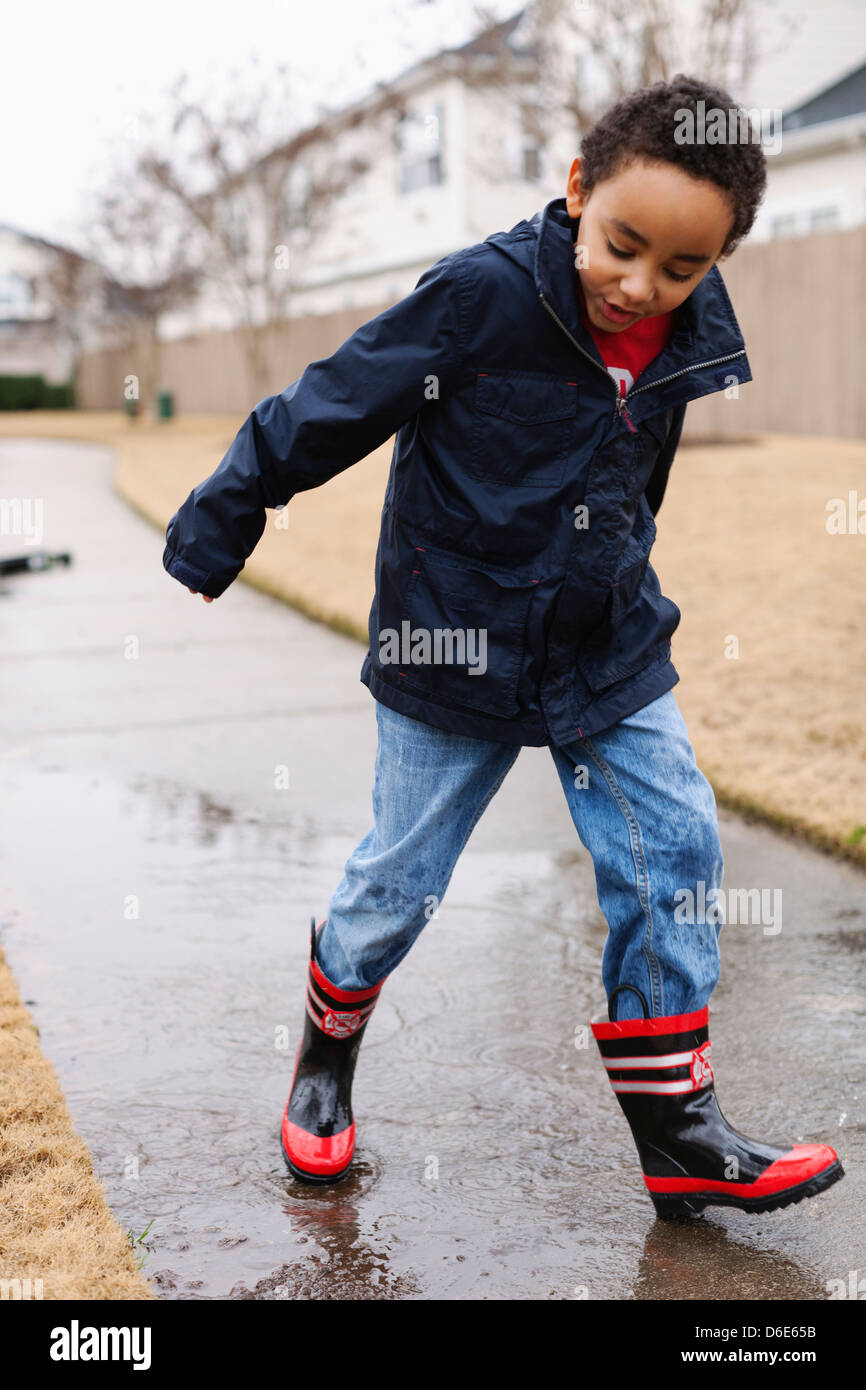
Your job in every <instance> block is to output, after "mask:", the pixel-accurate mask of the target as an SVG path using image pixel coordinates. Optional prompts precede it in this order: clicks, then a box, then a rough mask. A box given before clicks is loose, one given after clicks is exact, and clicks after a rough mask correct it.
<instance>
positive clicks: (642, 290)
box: [619, 275, 655, 314]
mask: <svg viewBox="0 0 866 1390" xmlns="http://www.w3.org/2000/svg"><path fill="white" fill-rule="evenodd" d="M619 292H620V294H621V295H622V297H623V300H624V303H625V307H626V308H628V309H631V311H632V312H633V313H635V314H639V313H645V312H646V311H647V309H649V307H650V304H651V301H652V299H653V297H654V294H655V287H654V285H653V283H652V281H651V280H650V278H649V277H648V276H646V275H625V276H623V278H622V279H621V280H620V282H619Z"/></svg>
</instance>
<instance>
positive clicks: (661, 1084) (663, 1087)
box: [610, 1077, 700, 1096]
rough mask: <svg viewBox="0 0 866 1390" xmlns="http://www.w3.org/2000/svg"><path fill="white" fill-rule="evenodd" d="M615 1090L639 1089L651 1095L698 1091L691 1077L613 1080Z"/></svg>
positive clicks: (612, 1084)
mask: <svg viewBox="0 0 866 1390" xmlns="http://www.w3.org/2000/svg"><path fill="white" fill-rule="evenodd" d="M610 1084H611V1086H612V1087H613V1089H614V1090H615V1091H638V1092H642V1093H643V1094H645V1095H650V1096H664V1095H679V1094H680V1093H681V1092H683V1091H697V1090H699V1089H700V1087H698V1086H696V1085H695V1084H694V1082H693V1081H692V1080H691V1079H690V1078H688V1077H687V1078H686V1080H685V1081H612V1082H611V1083H610Z"/></svg>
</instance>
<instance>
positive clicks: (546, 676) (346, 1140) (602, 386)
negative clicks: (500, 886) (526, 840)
mask: <svg viewBox="0 0 866 1390" xmlns="http://www.w3.org/2000/svg"><path fill="white" fill-rule="evenodd" d="M698 101H703V102H704V103H705V109H706V108H716V109H721V110H724V111H728V110H730V109H731V108H732V107H733V105H734V103H733V101H732V99H731V98H730V97H729V96H728V94H727V93H726V92H723V91H720V90H719V89H717V88H715V87H712V86H710V85H708V84H706V83H704V82H701V81H697V80H695V79H692V78H688V77H684V76H682V75H679V76H677V77H675V78H674V79H673V81H672V82H671V83H669V84H665V83H657V84H655V85H654V86H652V87H649V88H646V89H644V90H642V91H638V92H635V93H633V94H632V95H630V96H628V97H626V98H625V99H624V100H622V101H620V102H619V103H617V105H616V106H614V107H613V108H612V109H611V110H610V111H609V112H608V113H607V114H606V115H605V116H604V117H603V118H602V119H601V120H600V121H599V122H598V123H597V124H596V126H595V127H594V128H593V129H592V130H591V131H590V132H589V133H588V134H587V136H586V137H585V139H584V140H583V142H582V153H581V157H580V158H577V159H575V160H574V162H573V164H572V166H571V170H570V173H569V178H568V185H567V189H566V195H565V197H564V198H559V199H555V200H553V201H552V202H550V203H549V204H548V205H547V206H546V207H545V208H544V209H543V211H540V212H537V213H536V214H535V216H534V217H532V218H531V219H530V220H529V221H522V222H519V223H518V224H517V225H516V226H515V227H513V228H512V229H511V231H510V232H507V233H506V232H500V233H495V234H493V235H491V236H489V237H487V239H486V240H485V241H484V242H482V243H480V244H478V245H475V246H470V247H468V248H466V249H464V250H462V251H458V252H455V253H453V254H451V255H448V256H445V257H443V259H442V260H440V261H438V262H437V263H436V265H434V266H433V267H432V268H431V269H430V270H428V271H426V272H425V273H424V274H423V275H422V276H421V278H420V280H419V281H418V284H417V285H416V288H415V289H414V291H413V292H412V293H411V294H410V295H408V296H407V297H406V298H405V299H404V300H402V301H401V302H400V303H398V304H396V305H394V306H393V307H392V308H390V309H388V310H386V311H385V312H384V313H383V314H380V315H379V316H378V317H377V318H375V319H373V320H371V321H370V322H369V323H366V324H364V325H363V326H362V327H361V328H359V329H358V330H357V332H356V333H355V334H354V335H353V336H352V337H351V338H349V339H348V340H347V341H346V342H345V343H344V344H343V345H342V346H341V347H340V348H339V349H338V350H337V352H335V353H334V354H333V356H332V357H330V358H328V359H325V360H322V361H318V362H313V363H311V364H310V365H309V366H308V367H307V369H306V371H305V372H304V373H303V375H302V376H301V377H300V378H299V379H298V380H297V381H295V382H293V383H292V385H291V386H289V387H288V388H287V389H286V390H285V391H283V392H282V394H280V395H278V396H273V397H270V398H268V399H266V400H264V401H262V402H260V403H259V405H258V406H256V408H255V410H254V411H253V412H252V414H251V415H250V416H249V418H248V419H247V421H246V422H245V424H244V425H243V426H242V427H241V429H240V430H239V432H238V434H237V437H236V438H235V440H234V442H233V444H232V445H231V447H230V449H229V451H228V453H227V454H226V456H225V458H224V459H223V460H222V462H221V464H220V465H219V467H218V468H217V469H216V471H215V472H214V473H213V475H212V476H211V477H210V478H208V479H207V480H206V481H205V482H204V483H202V484H200V486H199V487H197V488H196V489H194V491H193V492H192V493H191V494H190V496H189V498H188V499H187V501H186V502H185V503H184V505H183V506H182V507H181V508H180V510H179V511H178V513H177V515H176V516H175V517H173V518H172V520H171V522H170V523H169V526H168V529H167V532H166V539H167V545H166V549H165V554H164V557H163V558H164V564H165V567H166V569H167V570H168V571H169V573H170V574H172V575H174V576H175V577H176V578H177V579H178V580H180V581H181V582H182V583H185V584H187V586H188V587H189V588H191V589H192V591H193V592H201V593H202V594H204V596H205V598H208V599H213V598H216V597H218V596H219V595H220V594H221V593H222V592H223V591H224V590H225V589H226V588H227V587H228V585H229V584H230V583H231V582H232V580H233V579H234V578H235V577H236V575H237V574H238V572H239V571H240V570H241V569H242V567H243V562H244V560H245V558H246V557H247V556H248V555H249V554H250V553H251V551H252V550H253V548H254V546H255V545H256V543H257V541H258V540H259V537H260V536H261V534H262V531H263V529H264V526H265V520H266V517H265V509H266V508H268V507H277V506H281V505H284V504H285V503H287V502H288V501H289V499H290V498H291V497H292V496H293V495H294V494H295V493H297V492H302V491H305V490H306V489H307V488H312V487H318V486H320V485H321V484H322V483H324V482H326V481H327V480H328V479H329V478H331V477H333V476H334V475H335V474H336V473H339V472H340V471H341V470H342V469H344V468H347V467H348V466H349V465H350V464H352V463H355V462H357V461H358V460H359V459H361V458H363V457H365V456H366V455H367V454H369V453H370V452H371V451H372V450H373V449H374V448H376V447H377V445H380V444H382V443H383V442H384V441H385V440H386V439H388V438H389V437H390V436H391V435H392V434H394V433H395V432H396V438H395V443H394V453H393V458H392V465H391V473H390V477H389V480H388V485H387V489H386V494H385V500H384V507H383V510H382V524H381V532H380V538H379V547H378V552H377V557H376V595H375V599H374V601H373V606H372V610H371V614H370V624H369V637H370V647H369V651H368V652H367V655H366V657H365V660H364V664H363V668H362V672H361V679H362V681H363V682H364V683H365V684H366V685H367V686H368V687H369V689H370V691H371V692H372V694H373V695H374V697H375V699H376V717H377V721H378V729H379V746H378V753H377V757H376V768H375V785H374V789H373V808H374V816H375V825H374V827H373V829H372V830H370V831H369V833H368V834H367V835H366V836H365V837H364V839H363V840H362V841H361V843H360V844H359V845H358V847H357V849H356V850H355V852H354V853H353V854H352V856H351V857H350V859H349V860H348V862H347V864H346V866H345V872H344V876H343V879H342V881H341V883H340V884H339V885H338V887H337V889H336V891H335V893H334V895H333V897H332V899H331V902H330V905H329V910H328V915H327V917H326V919H325V920H324V922H323V923H322V924H321V926H320V927H319V928H318V931H316V928H315V919H314V921H313V927H312V932H311V937H312V939H311V950H310V963H309V968H308V978H307V999H306V1018H305V1026H304V1035H303V1039H302V1042H301V1045H300V1047H299V1050H298V1057H297V1061H296V1064H295V1072H294V1075H293V1077H292V1083H291V1093H290V1096H289V1100H288V1103H287V1106H286V1110H285V1114H284V1116H283V1126H282V1144H283V1151H284V1154H285V1157H286V1161H287V1162H288V1164H289V1167H290V1169H291V1171H292V1172H293V1173H294V1174H295V1175H296V1176H297V1177H298V1178H300V1179H302V1180H303V1181H306V1182H314V1183H315V1182H333V1181H337V1180H339V1179H340V1178H342V1177H344V1176H345V1174H346V1173H347V1171H348V1169H349V1165H350V1163H351V1159H352V1154H353V1151H354V1137H355V1126H354V1121H353V1116H352V1106H351V1085H352V1077H353V1074H354V1068H355V1061H356V1058H357V1053H358V1048H359V1046H360V1042H361V1039H362V1037H363V1034H364V1031H365V1029H366V1025H367V1022H368V1020H369V1018H370V1015H371V1014H372V1012H373V1009H374V1008H375V1005H376V1002H377V1000H378V997H379V993H380V991H381V988H382V985H383V983H384V981H385V978H386V977H387V976H388V975H389V974H390V973H391V971H392V970H394V969H395V967H396V966H397V965H398V964H399V962H400V961H401V960H402V959H403V957H404V956H405V955H406V953H407V952H408V950H409V949H410V947H411V945H412V943H413V941H414V940H415V939H416V938H417V936H418V934H419V933H420V931H421V929H422V928H423V926H424V925H425V922H426V920H427V916H426V913H425V908H426V906H427V904H429V902H430V901H431V898H432V899H433V900H435V901H436V902H437V903H438V902H441V899H442V897H443V895H444V893H445V890H446V888H447V885H448V882H449V880H450V877H451V874H452V871H453V868H454V865H455V863H456V861H457V859H458V857H459V855H460V853H461V851H462V849H463V846H464V845H465V843H466V841H467V840H468V838H469V836H470V834H471V832H472V830H473V828H474V826H475V824H476V823H477V821H478V819H479V817H480V816H481V815H482V813H483V811H484V809H485V807H486V806H487V804H488V803H489V801H490V800H491V798H492V797H493V795H494V794H495V792H496V791H497V789H498V788H499V786H500V785H501V783H502V781H503V779H504V777H505V776H506V774H507V772H508V770H509V768H510V767H511V765H512V764H513V762H514V760H515V758H516V757H517V755H518V753H519V751H520V748H521V746H523V745H535V746H537V745H547V746H549V747H550V750H551V755H552V757H553V759H554V763H555V765H556V769H557V772H558V774H559V777H560V781H561V783H562V787H563V790H564V792H565V795H566V799H567V801H568V805H569V810H570V811H571V814H572V818H573V820H574V823H575V826H576V828H577V831H578V834H579V836H580V838H581V840H582V841H583V843H584V844H585V845H586V846H587V848H588V849H589V851H590V853H591V854H592V857H593V861H594V865H595V872H596V884H597V889H598V897H599V904H600V906H601V909H602V911H603V913H604V915H605V918H606V920H607V923H608V927H609V935H608V939H607V943H606V946H605V951H604V956H603V961H602V978H603V983H604V986H605V990H606V994H607V997H608V1015H609V1020H610V1021H607V1022H604V1021H601V1020H593V1022H592V1028H593V1033H594V1036H595V1037H596V1040H597V1042H598V1045H599V1049H600V1052H601V1055H602V1060H603V1062H604V1065H605V1067H606V1069H607V1071H608V1074H609V1076H610V1079H611V1082H612V1085H613V1089H614V1091H615V1092H616V1094H617V1097H618V1099H619V1101H620V1104H621V1106H622V1108H623V1110H624V1112H625V1114H626V1117H627V1119H628V1121H629V1124H630V1126H631V1129H632V1132H633V1135H634V1138H635V1141H636V1143H637V1148H638V1152H639V1155H640V1159H641V1165H642V1168H643V1173H644V1180H645V1183H646V1186H647V1189H648V1191H649V1194H650V1196H651V1198H652V1200H653V1202H654V1203H655V1206H656V1210H657V1211H658V1212H659V1214H660V1215H662V1216H666V1217H667V1216H680V1215H686V1214H689V1213H692V1212H696V1211H700V1210H701V1209H702V1208H703V1207H705V1206H707V1205H708V1204H710V1203H721V1204H726V1205H732V1206H736V1207H740V1208H743V1209H746V1210H750V1211H766V1210H769V1209H772V1208H774V1207H780V1206H786V1205H788V1204H789V1203H791V1202H796V1201H799V1200H800V1199H801V1198H802V1197H806V1196H812V1195H814V1194H815V1193H817V1192H819V1191H821V1190H823V1189H824V1188H826V1187H828V1186H829V1185H830V1184H831V1183H832V1182H834V1181H836V1180H837V1179H838V1178H839V1177H841V1176H842V1168H841V1165H840V1163H839V1160H838V1158H837V1156H836V1154H835V1153H834V1151H833V1150H832V1149H830V1148H828V1147H826V1146H823V1145H802V1146H799V1147H795V1148H790V1149H787V1148H786V1149H780V1148H776V1147H773V1146H771V1145H768V1144H764V1143H756V1142H755V1141H753V1140H751V1139H748V1138H746V1137H745V1136H743V1135H740V1134H738V1133H737V1132H736V1131H735V1130H733V1129H732V1128H731V1127H730V1126H729V1125H728V1124H727V1122H726V1121H725V1119H724V1117H723V1115H722V1113H721V1111H720V1110H719V1107H718V1104H717V1101H716V1098H715V1091H714V1083H713V1070H712V1065H711V1062H710V1044H709V1039H708V1007H707V1001H708V999H709V996H710V995H711V993H712V991H713V989H714V988H715V985H716V983H717V981H718V977H719V950H718V934H719V927H718V926H717V925H714V924H707V923H703V924H701V923H692V924H684V923H683V922H681V921H680V920H679V918H678V915H677V914H676V913H675V904H676V903H677V902H678V901H681V899H680V898H678V897H677V892H678V890H682V889H691V890H692V893H695V892H696V891H697V885H699V884H701V883H702V884H703V885H704V891H707V890H708V889H709V888H718V887H719V886H720V884H721V879H722V870H723V860H722V852H721V847H720V844H719V836H718V826H717V819H716V807H715V801H714V798H713V793H712V790H711V788H710V786H709V784H708V782H707V781H706V779H705V778H704V777H703V775H702V774H701V772H700V771H699V770H698V768H697V767H696V765H695V759H694V754H693V752H692V749H691V746H690V743H689V739H688V734H687V731H686V728H685V724H684V722H683V719H682V716H681V715H680V713H679V710H678V708H677V705H676V701H675V698H674V695H673V693H672V687H673V686H674V684H675V683H676V681H677V680H678V676H677V673H676V671H675V670H674V667H673V665H672V664H671V659H670V639H671V635H672V633H673V632H674V630H675V628H676V627H677V624H678V622H679V618H680V613H679V609H678V608H677V607H676V605H675V604H674V603H672V602H671V600H670V599H668V598H665V597H664V596H663V595H662V593H661V591H660V587H659V582H658V579H657V578H656V575H655V573H654V571H653V569H652V567H651V566H650V564H649V554H650V548H651V546H652V543H653V540H654V538H655V534H656V525H655V515H656V514H657V512H658V510H659V507H660V505H661V502H662V498H663V496H664V492H665V487H666V483H667V478H668V473H669V471H670V467H671V463H672V461H673V457H674V453H675V451H676V447H677V444H678V442H679V438H680V433H681V430H682V426H683V418H684V415H685V408H686V404H687V402H688V401H690V400H694V399H696V398H697V397H699V396H703V395H706V394H708V393H709V392H713V391H719V390H722V389H724V388H726V387H727V386H728V385H730V384H731V383H735V382H745V381H749V380H751V373H750V370H749V366H748V362H747V360H746V353H745V348H744V345H743V339H742V335H741V333H740V330H739V327H738V325H737V322H736V319H735V318H734V314H733V311H732V309H731V305H730V302H729V300H728V296H727V294H726V292H725V288H724V285H723V283H722V279H721V276H720V274H719V271H718V270H717V268H716V261H717V260H719V259H720V258H721V257H723V256H727V255H729V254H730V252H731V251H732V250H733V249H734V247H735V246H736V245H737V244H738V242H739V241H740V240H741V239H742V237H743V236H744V235H745V234H746V233H747V232H748V230H749V228H750V227H751V225H752V223H753V221H754V217H755V213H756V210H757V206H758V204H759V202H760V199H761V197H762V196H763V192H764V187H765V182H766V169H765V161H764V155H763V151H762V149H761V147H760V145H759V144H756V143H746V144H739V145H734V146H730V145H710V144H691V145H689V144H681V143H678V141H677V140H676V138H675V132H676V131H677V130H678V129H681V128H682V127H681V117H682V113H683V111H684V110H691V111H693V112H694V111H696V107H697V103H698ZM636 383H637V384H636ZM581 767H585V768H586V769H587V770H588V775H587V776H586V777H584V776H582V775H577V776H576V775H575V773H576V769H579V768H581Z"/></svg>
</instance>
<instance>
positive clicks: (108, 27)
mask: <svg viewBox="0 0 866 1390" xmlns="http://www.w3.org/2000/svg"><path fill="white" fill-rule="evenodd" d="M764 3H765V5H766V6H767V8H768V12H769V10H770V9H773V8H774V9H775V10H776V12H778V13H781V14H782V16H783V31H780V41H781V39H784V38H785V37H786V35H787V37H788V50H787V56H786V58H785V60H784V62H783V63H782V64H781V65H779V64H777V65H776V69H775V77H774V89H773V91H772V93H770V91H769V89H768V90H767V92H766V94H765V96H764V98H763V102H764V104H767V105H775V104H777V103H779V102H782V101H788V100H789V99H793V98H797V97H801V96H805V95H808V94H811V91H812V90H814V89H815V88H816V87H817V86H819V85H821V84H822V83H823V82H825V81H829V80H831V78H832V77H833V76H835V75H837V74H839V73H840V72H841V71H844V70H846V69H847V68H850V67H851V66H853V64H854V63H855V62H856V61H857V60H858V59H862V58H863V57H864V56H866V0H821V3H816V2H815V0H784V3H782V4H780V3H779V0H775V4H774V3H773V0H764ZM518 8H520V6H519V4H518V3H517V0H512V3H497V0H491V3H490V4H489V5H488V9H489V11H490V12H492V13H493V14H495V15H496V16H497V17H505V16H508V15H510V14H513V13H515V12H516V10H517V9H518ZM759 8H760V3H759ZM470 32H473V27H472V5H471V3H470V0H319V3H315V0H144V3H140V4H130V5H119V4H118V3H117V0H42V3H40V0H31V2H30V3H27V0H7V5H6V7H5V10H4V16H3V23H2V35H3V54H2V68H0V130H2V145H0V222H5V223H10V224H12V225H13V226H15V227H19V228H21V229H22V230H24V231H28V232H31V233H34V234H36V235H40V236H45V237H48V238H51V239H55V240H58V241H61V242H66V243H68V244H70V245H73V246H75V245H77V244H80V238H79V236H78V231H77V229H78V227H79V226H80V221H81V218H82V217H83V216H84V215H85V212H86V206H87V204H86V193H87V190H88V189H89V188H93V187H95V186H96V185H97V184H98V183H100V182H101V179H102V178H103V177H104V176H105V173H106V172H107V169H108V168H109V167H110V163H109V156H110V152H111V151H112V150H115V151H116V149H117V148H118V145H119V144H120V145H122V142H123V140H124V132H125V131H126V130H127V129H128V128H129V125H128V123H129V122H130V121H132V120H134V118H135V117H136V116H137V115H139V114H140V113H141V112H143V111H147V110H154V109H158V108H159V106H160V99H161V96H162V94H163V93H164V92H165V90H166V88H167V86H168V85H169V83H170V82H171V81H172V80H173V79H174V78H175V77H176V76H177V75H178V74H179V73H180V72H183V71H186V72H189V73H190V74H191V76H192V78H193V80H196V81H198V82H207V81H214V82H218V81H219V79H220V75H221V74H222V75H225V74H227V73H228V72H229V70H230V69H231V67H232V66H233V65H237V66H239V67H240V69H241V70H243V69H244V67H245V65H246V64H248V63H249V62H250V60H251V59H252V57H253V56H257V57H258V58H259V60H260V64H261V65H262V66H263V67H264V68H265V69H267V68H269V67H272V66H276V65H277V64H278V63H279V62H286V63H288V65H289V67H290V69H291V71H293V72H295V73H296V74H297V75H298V83H297V85H296V86H295V87H294V88H293V89H291V92H290V94H289V96H288V99H287V129H291V128H293V127H294V126H295V124H296V122H297V120H298V118H299V116H304V115H306V114H307V113H309V114H310V115H312V114H313V110H314V103H315V102H316V101H318V102H320V103H324V104H327V105H328V106H330V107H333V106H339V105H341V104H342V103H343V101H345V100H349V99H350V98H351V97H354V96H357V95H360V94H361V93H362V92H363V91H365V90H367V89H368V88H369V87H370V86H371V85H372V84H373V83H374V82H375V81H376V80H379V79H383V78H388V77H389V76H393V75H394V73H396V72H398V71H400V70H401V69H402V68H404V67H406V66H408V64H409V63H410V62H412V61H413V60H414V59H415V58H418V57H421V56H424V55H426V54H428V53H433V52H436V51H437V50H438V49H440V48H442V47H446V46H449V45H452V44H456V43H460V42H462V41H463V40H464V39H465V38H467V37H469V35H470ZM792 33H793V35H794V38H793V40H791V38H790V35H791V34H792ZM305 106H306V109H305Z"/></svg>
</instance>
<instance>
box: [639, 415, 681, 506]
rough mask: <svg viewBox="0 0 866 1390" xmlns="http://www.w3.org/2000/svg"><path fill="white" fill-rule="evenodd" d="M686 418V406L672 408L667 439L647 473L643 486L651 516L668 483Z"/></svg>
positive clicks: (659, 503)
mask: <svg viewBox="0 0 866 1390" xmlns="http://www.w3.org/2000/svg"><path fill="white" fill-rule="evenodd" d="M685 418H686V407H685V406H684V405H678V406H677V407H676V408H675V410H674V418H673V420H672V421H671V427H670V429H669V430H668V435H667V439H666V440H665V442H664V445H663V447H662V450H661V452H660V454H659V456H658V458H657V459H656V461H655V464H654V466H653V471H652V473H650V475H649V480H648V482H647V485H646V487H645V488H644V496H645V497H646V500H647V501H648V502H649V505H650V511H651V512H652V514H653V516H655V515H656V513H657V512H658V509H659V507H660V506H661V504H662V498H663V497H664V495H665V488H666V487H667V485H668V475H669V473H670V471H671V464H672V463H673V461H674V455H675V454H676V451H677V445H678V444H679V442H680V435H681V434H682V432H683V421H684V420H685Z"/></svg>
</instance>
